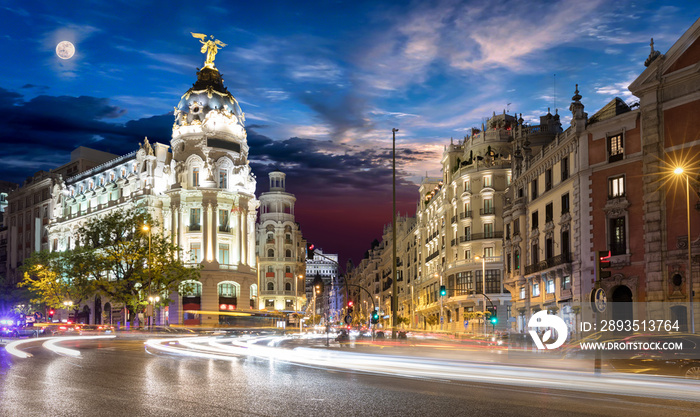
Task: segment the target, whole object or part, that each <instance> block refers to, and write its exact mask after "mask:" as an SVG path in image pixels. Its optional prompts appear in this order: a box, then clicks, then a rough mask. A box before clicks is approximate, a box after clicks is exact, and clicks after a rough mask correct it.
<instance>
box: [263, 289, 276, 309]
mask: <svg viewBox="0 0 700 417" xmlns="http://www.w3.org/2000/svg"><path fill="white" fill-rule="evenodd" d="M270 285H272V283H270V284H269V285H268V286H267V289H268V290H270ZM270 291H272V290H270ZM265 308H275V300H265Z"/></svg>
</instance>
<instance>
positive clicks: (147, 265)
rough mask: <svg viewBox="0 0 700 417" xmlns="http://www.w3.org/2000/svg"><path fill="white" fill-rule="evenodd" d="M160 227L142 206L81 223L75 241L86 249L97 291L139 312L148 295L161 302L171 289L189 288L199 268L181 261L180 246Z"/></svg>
mask: <svg viewBox="0 0 700 417" xmlns="http://www.w3.org/2000/svg"><path fill="white" fill-rule="evenodd" d="M144 225H146V226H148V230H144ZM159 230H160V229H159V225H158V223H157V222H156V221H155V220H154V219H153V218H152V217H151V216H150V215H149V214H148V212H146V211H145V210H144V209H131V210H125V211H114V212H112V213H109V214H107V215H105V216H102V217H97V218H93V219H91V220H89V221H88V222H87V223H86V224H84V225H83V226H81V227H80V228H79V229H78V231H77V236H76V241H77V244H78V245H79V246H80V247H81V248H84V249H85V250H86V253H89V258H90V259H89V261H90V263H89V265H90V270H91V271H93V274H94V276H95V278H96V279H95V285H96V289H97V291H98V292H100V293H102V294H104V295H106V296H108V297H110V298H111V299H112V300H114V301H116V302H121V303H123V304H124V305H125V306H127V308H128V309H129V310H130V311H132V312H140V311H143V309H144V308H145V307H146V306H147V305H148V304H149V301H148V297H149V296H151V295H153V296H155V295H157V296H158V297H160V301H159V303H158V304H161V305H162V304H168V303H170V302H171V301H172V300H171V299H170V298H169V295H170V294H171V293H173V292H176V291H181V292H183V293H186V292H190V291H192V290H193V283H192V282H194V281H198V280H199V276H200V272H199V271H200V267H194V268H192V267H188V266H187V265H185V263H184V262H183V261H182V259H181V257H179V256H178V254H179V253H180V252H181V248H180V247H178V246H177V245H174V244H173V243H171V242H170V240H169V239H168V238H167V237H166V236H164V235H163V234H162V233H161V232H160V231H159Z"/></svg>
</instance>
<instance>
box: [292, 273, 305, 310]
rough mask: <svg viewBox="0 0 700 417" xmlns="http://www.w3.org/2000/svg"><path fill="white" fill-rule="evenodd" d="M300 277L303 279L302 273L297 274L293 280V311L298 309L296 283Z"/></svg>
mask: <svg viewBox="0 0 700 417" xmlns="http://www.w3.org/2000/svg"><path fill="white" fill-rule="evenodd" d="M300 279H304V276H303V275H302V274H299V275H298V276H297V279H295V280H294V311H299V291H298V289H297V288H298V286H297V283H298V282H299V280H300Z"/></svg>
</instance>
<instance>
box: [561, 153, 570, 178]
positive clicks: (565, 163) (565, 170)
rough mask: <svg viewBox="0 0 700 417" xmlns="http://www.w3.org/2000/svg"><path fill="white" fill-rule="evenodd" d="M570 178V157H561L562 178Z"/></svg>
mask: <svg viewBox="0 0 700 417" xmlns="http://www.w3.org/2000/svg"><path fill="white" fill-rule="evenodd" d="M567 178H569V157H568V156H566V157H564V158H562V159H561V180H562V181H564V180H565V179H567Z"/></svg>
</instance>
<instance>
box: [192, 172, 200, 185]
mask: <svg viewBox="0 0 700 417" xmlns="http://www.w3.org/2000/svg"><path fill="white" fill-rule="evenodd" d="M192 186H193V187H199V168H192Z"/></svg>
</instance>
